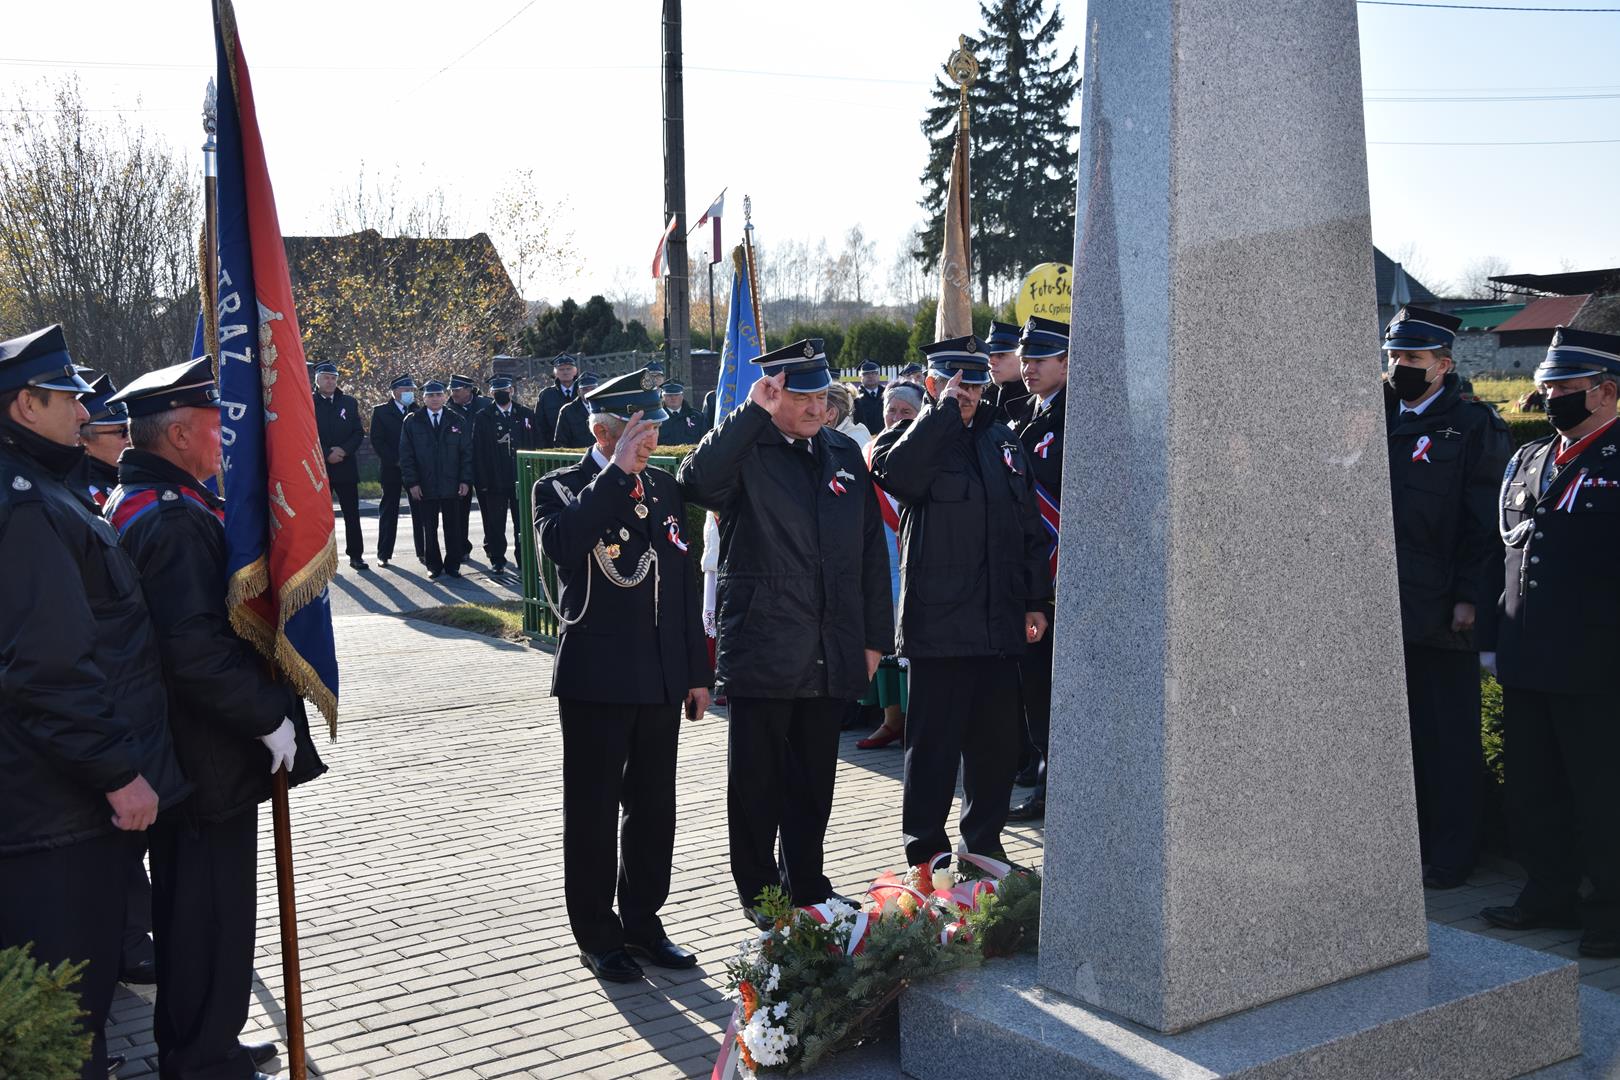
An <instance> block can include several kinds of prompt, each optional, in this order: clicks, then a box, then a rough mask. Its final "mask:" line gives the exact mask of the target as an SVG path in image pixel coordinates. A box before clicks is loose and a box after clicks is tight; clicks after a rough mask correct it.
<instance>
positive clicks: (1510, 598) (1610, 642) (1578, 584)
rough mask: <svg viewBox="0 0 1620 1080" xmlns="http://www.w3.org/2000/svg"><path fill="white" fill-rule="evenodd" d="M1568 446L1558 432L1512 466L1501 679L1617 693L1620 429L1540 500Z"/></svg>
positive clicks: (1504, 500)
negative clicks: (1556, 457)
mask: <svg viewBox="0 0 1620 1080" xmlns="http://www.w3.org/2000/svg"><path fill="white" fill-rule="evenodd" d="M1561 443H1562V438H1561V437H1560V436H1557V435H1551V436H1548V437H1547V438H1544V439H1537V440H1536V441H1535V442H1531V443H1526V444H1525V445H1524V446H1521V447H1520V448H1519V451H1518V453H1516V454H1515V455H1514V456H1513V459H1512V460H1511V461H1510V462H1509V463H1508V468H1507V479H1506V482H1505V483H1504V484H1503V485H1502V489H1501V492H1502V493H1501V519H1500V525H1501V529H1502V532H1503V534H1504V535H1505V537H1506V538H1507V540H1508V543H1507V557H1506V559H1505V574H1504V578H1505V581H1504V588H1503V590H1502V602H1501V615H1500V626H1499V627H1498V629H1497V636H1496V641H1495V646H1496V647H1495V652H1496V668H1497V672H1498V676H1497V677H1498V679H1499V680H1500V682H1501V683H1502V685H1503V686H1511V687H1517V688H1520V689H1525V690H1540V691H1544V692H1548V693H1558V694H1611V695H1612V694H1613V692H1614V665H1615V658H1616V657H1620V572H1617V571H1616V569H1615V566H1616V563H1615V559H1616V556H1617V553H1620V424H1611V425H1610V426H1609V427H1608V429H1607V430H1605V431H1604V432H1602V433H1601V434H1600V435H1599V437H1598V438H1597V439H1595V440H1593V442H1592V443H1591V444H1590V445H1589V446H1588V447H1587V448H1586V449H1585V450H1583V451H1581V453H1580V454H1578V455H1577V456H1576V457H1575V458H1574V460H1572V461H1570V462H1568V463H1566V464H1565V465H1564V466H1563V467H1562V468H1560V469H1558V470H1557V475H1556V477H1555V478H1554V479H1553V481H1552V483H1551V485H1550V486H1548V487H1547V490H1546V494H1541V487H1542V482H1543V479H1544V478H1545V476H1546V474H1547V472H1548V471H1549V470H1550V469H1552V468H1553V456H1554V452H1555V451H1556V449H1557V448H1558V447H1559V445H1560V444H1561ZM1577 483H1578V484H1579V485H1580V486H1579V487H1576V486H1575V485H1576V484H1577ZM1481 647H1482V648H1485V649H1489V648H1490V645H1489V644H1483V645H1482V646H1481Z"/></svg>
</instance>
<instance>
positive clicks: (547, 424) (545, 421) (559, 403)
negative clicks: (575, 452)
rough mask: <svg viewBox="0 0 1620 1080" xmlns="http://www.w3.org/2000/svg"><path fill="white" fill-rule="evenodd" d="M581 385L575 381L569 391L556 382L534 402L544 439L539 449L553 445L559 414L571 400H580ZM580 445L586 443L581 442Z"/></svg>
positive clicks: (541, 392) (537, 420)
mask: <svg viewBox="0 0 1620 1080" xmlns="http://www.w3.org/2000/svg"><path fill="white" fill-rule="evenodd" d="M579 399H580V398H579V385H578V383H575V385H574V386H572V387H570V388H569V389H568V390H567V391H564V390H563V388H562V387H561V386H557V385H555V384H553V385H551V386H548V387H546V388H545V389H544V390H542V391H540V400H538V401H536V402H535V403H534V415H535V422H536V423H538V424H539V425H540V432H541V435H542V437H543V439H544V441H543V442H541V443H540V445H539V447H538V448H537V449H541V450H544V449H546V448H548V447H550V446H552V445H554V444H553V443H552V441H551V440H552V437H553V436H554V435H555V434H556V432H557V415H558V414H559V413H561V412H562V411H563V406H564V405H567V404H568V403H569V402H572V401H578V400H579ZM580 445H582V446H583V445H584V444H583V443H581V444H580Z"/></svg>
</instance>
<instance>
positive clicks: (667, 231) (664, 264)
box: [652, 214, 677, 281]
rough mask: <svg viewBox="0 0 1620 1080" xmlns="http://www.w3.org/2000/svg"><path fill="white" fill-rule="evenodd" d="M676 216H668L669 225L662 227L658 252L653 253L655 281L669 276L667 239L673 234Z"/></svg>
mask: <svg viewBox="0 0 1620 1080" xmlns="http://www.w3.org/2000/svg"><path fill="white" fill-rule="evenodd" d="M676 220H677V218H676V215H674V214H671V215H670V216H669V224H668V225H665V226H664V235H663V236H660V237H659V238H658V250H657V251H655V252H653V265H652V274H653V279H654V280H655V281H656V280H657V279H658V278H661V277H665V276H667V275H668V274H669V238H670V236H671V235H673V234H674V232H675V222H676Z"/></svg>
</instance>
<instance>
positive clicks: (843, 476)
mask: <svg viewBox="0 0 1620 1080" xmlns="http://www.w3.org/2000/svg"><path fill="white" fill-rule="evenodd" d="M833 475H834V476H836V477H838V479H840V480H854V479H855V474H854V473H851V472H845V471H844V470H843V469H839V470H838V471H837V472H836V473H834V474H833Z"/></svg>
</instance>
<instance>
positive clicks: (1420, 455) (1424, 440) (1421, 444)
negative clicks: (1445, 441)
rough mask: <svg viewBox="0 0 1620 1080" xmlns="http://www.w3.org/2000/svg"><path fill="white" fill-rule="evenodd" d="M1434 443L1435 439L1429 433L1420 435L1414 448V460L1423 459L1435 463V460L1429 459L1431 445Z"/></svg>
mask: <svg viewBox="0 0 1620 1080" xmlns="http://www.w3.org/2000/svg"><path fill="white" fill-rule="evenodd" d="M1433 445H1434V440H1433V439H1431V438H1429V437H1428V436H1427V435H1419V436H1418V441H1417V445H1416V446H1414V447H1413V448H1412V460H1413V461H1423V462H1427V463H1428V464H1430V465H1433V464H1434V462H1432V461H1429V447H1431V446H1433Z"/></svg>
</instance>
